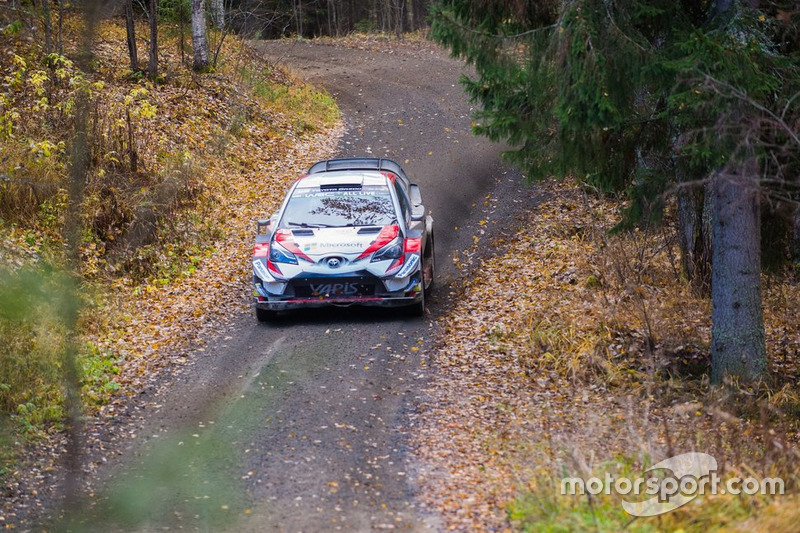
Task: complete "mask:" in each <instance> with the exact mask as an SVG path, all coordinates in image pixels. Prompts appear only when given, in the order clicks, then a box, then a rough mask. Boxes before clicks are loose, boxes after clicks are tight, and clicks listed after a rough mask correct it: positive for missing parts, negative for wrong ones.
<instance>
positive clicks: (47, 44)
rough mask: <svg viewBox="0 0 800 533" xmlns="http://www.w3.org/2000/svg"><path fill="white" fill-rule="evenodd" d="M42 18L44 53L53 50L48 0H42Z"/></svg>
mask: <svg viewBox="0 0 800 533" xmlns="http://www.w3.org/2000/svg"><path fill="white" fill-rule="evenodd" d="M42 19H43V22H44V53H45V54H49V53H50V52H52V51H53V24H52V22H51V20H50V0H42Z"/></svg>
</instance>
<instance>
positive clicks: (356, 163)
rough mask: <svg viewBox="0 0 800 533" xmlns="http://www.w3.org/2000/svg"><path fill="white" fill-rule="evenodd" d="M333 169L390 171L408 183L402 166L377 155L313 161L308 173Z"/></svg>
mask: <svg viewBox="0 0 800 533" xmlns="http://www.w3.org/2000/svg"><path fill="white" fill-rule="evenodd" d="M334 170H378V171H385V172H392V173H393V174H396V175H398V176H400V178H401V179H402V180H403V181H405V182H406V184H409V183H410V181H409V179H408V176H406V173H405V172H403V169H402V167H401V166H400V165H399V164H398V163H397V162H396V161H393V160H391V159H384V158H377V157H352V158H347V159H329V160H327V161H320V162H319V163H314V164H313V165H312V166H311V168H310V169H308V173H309V174H316V173H318V172H331V171H334Z"/></svg>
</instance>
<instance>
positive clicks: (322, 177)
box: [297, 170, 388, 189]
mask: <svg viewBox="0 0 800 533" xmlns="http://www.w3.org/2000/svg"><path fill="white" fill-rule="evenodd" d="M387 180H388V178H387V176H386V175H384V174H381V173H380V172H368V171H367V172H360V171H352V170H339V171H334V172H319V173H316V174H309V175H306V176H304V177H303V178H301V179H300V182H299V183H298V184H297V188H298V189H314V188H318V187H322V186H335V185H342V186H350V187H353V186H358V185H360V186H362V187H363V186H367V185H388V184H387Z"/></svg>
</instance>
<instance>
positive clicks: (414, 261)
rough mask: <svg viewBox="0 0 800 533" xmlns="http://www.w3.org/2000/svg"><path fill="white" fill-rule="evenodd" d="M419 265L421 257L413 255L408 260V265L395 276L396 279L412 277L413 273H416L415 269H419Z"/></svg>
mask: <svg viewBox="0 0 800 533" xmlns="http://www.w3.org/2000/svg"><path fill="white" fill-rule="evenodd" d="M418 264H419V256H418V255H412V256H411V257H409V258H408V261H406V264H405V265H403V268H401V269H400V270H399V271H398V272H397V274H395V275H394V276H395V277H396V278H405V277H406V276H409V275H411V273H412V272H414V269H415V268H417V265H418Z"/></svg>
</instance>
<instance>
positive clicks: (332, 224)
mask: <svg viewBox="0 0 800 533" xmlns="http://www.w3.org/2000/svg"><path fill="white" fill-rule="evenodd" d="M433 275H434V240H433V218H432V217H431V216H430V215H429V214H427V212H426V210H425V207H424V206H423V205H422V198H421V195H420V191H419V187H418V186H417V185H413V184H412V183H411V182H410V181H409V179H408V177H407V176H406V174H405V172H403V169H402V168H400V165H398V164H397V163H396V162H394V161H392V160H390V159H372V158H363V159H334V160H330V161H321V162H319V163H316V164H314V165H313V166H312V167H311V169H310V170H309V171H308V174H306V175H305V176H303V177H301V178H300V179H298V180H297V182H296V183H295V184H294V185H293V186H292V187H291V189H290V190H289V192H288V193H287V195H286V198H285V199H284V201H283V204H282V205H281V207H280V209H279V210H278V211H277V212H276V213H275V214H274V215H273V216H272V217H271V218H270V219H268V220H259V221H258V230H257V232H256V242H255V247H254V249H253V285H254V293H253V294H254V297H255V311H256V317H257V318H258V319H259V320H261V321H264V320H269V319H270V318H272V317H274V316H275V314H276V312H277V311H282V310H288V309H298V308H307V307H321V306H330V305H335V306H349V305H372V306H406V307H407V308H408V309H409V311H411V312H412V313H413V314H415V315H422V314H424V312H425V292H426V291H427V290H429V289H430V288H431V284H432V283H433Z"/></svg>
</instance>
